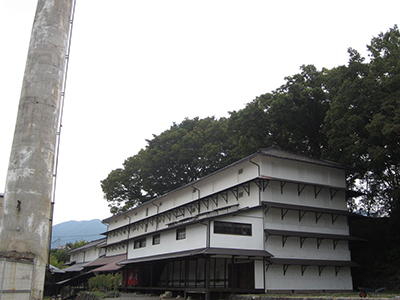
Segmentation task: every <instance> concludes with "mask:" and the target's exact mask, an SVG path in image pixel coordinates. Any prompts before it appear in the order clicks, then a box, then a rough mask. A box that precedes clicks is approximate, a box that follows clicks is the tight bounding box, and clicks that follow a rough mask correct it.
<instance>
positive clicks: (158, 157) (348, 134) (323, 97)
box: [101, 26, 400, 214]
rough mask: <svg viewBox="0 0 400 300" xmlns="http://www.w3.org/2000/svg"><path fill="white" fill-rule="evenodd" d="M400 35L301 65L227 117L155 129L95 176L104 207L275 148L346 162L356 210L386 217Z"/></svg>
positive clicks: (119, 206) (395, 184)
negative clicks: (343, 59)
mask: <svg viewBox="0 0 400 300" xmlns="http://www.w3.org/2000/svg"><path fill="white" fill-rule="evenodd" d="M399 35H400V34H399V30H398V28H397V26H395V27H394V28H392V29H390V30H389V31H388V32H386V33H381V34H379V35H378V36H377V37H376V38H374V39H372V41H371V44H370V45H368V50H369V53H370V58H369V61H366V60H365V59H364V58H363V57H361V55H360V54H359V53H358V52H357V51H356V50H354V49H349V54H350V59H349V62H348V65H346V66H345V65H343V66H339V67H336V68H333V69H331V70H328V69H322V70H317V69H316V68H315V67H314V66H313V65H303V66H301V68H300V73H299V74H295V75H292V76H288V77H286V78H285V80H286V81H285V84H283V85H282V86H281V87H279V88H277V89H276V90H274V91H272V92H270V93H266V94H263V95H261V96H259V97H257V98H256V99H255V100H253V101H252V102H250V103H248V104H247V105H246V107H245V108H244V109H242V110H239V111H233V112H230V116H229V118H227V119H225V118H222V119H219V120H216V119H215V118H205V119H199V118H195V119H193V120H190V119H185V120H184V121H183V122H181V123H180V124H173V125H172V126H171V128H169V129H168V130H166V131H164V132H163V133H161V134H160V135H157V136H156V135H154V136H153V138H152V139H150V140H147V146H146V148H145V149H142V150H141V151H139V152H138V153H137V154H136V155H134V156H132V157H130V158H128V159H127V160H126V161H125V162H124V164H123V167H122V168H119V169H116V170H113V171H112V172H111V173H110V174H109V175H108V177H107V178H106V179H104V180H103V181H102V182H101V185H102V189H103V192H104V194H105V198H106V200H107V201H108V202H109V206H110V207H111V211H112V213H116V212H119V211H124V210H126V209H129V208H131V207H133V206H135V205H138V204H140V203H143V202H145V201H148V200H149V199H152V198H154V197H157V196H160V195H162V194H164V193H167V192H169V191H172V190H174V189H176V188H178V187H180V186H182V185H185V184H187V183H190V182H192V181H194V180H196V179H198V178H200V177H203V176H205V175H207V174H210V173H211V172H213V171H215V170H217V169H219V168H222V167H224V166H226V165H227V164H229V163H231V162H234V161H236V160H239V159H241V158H243V157H245V156H247V155H250V154H252V153H254V152H255V151H257V150H258V149H261V148H265V147H269V146H271V145H274V144H277V145H279V146H281V147H282V148H284V149H287V150H292V151H294V152H297V153H302V154H305V155H311V156H314V157H320V158H326V159H331V160H335V161H338V162H341V163H343V164H346V165H351V166H354V167H355V168H356V169H357V170H358V172H357V173H355V174H354V175H353V176H351V177H349V181H348V182H349V185H353V187H355V188H358V189H360V190H362V191H363V192H366V194H368V197H364V198H363V199H362V201H361V202H360V203H357V205H358V208H361V209H362V210H364V211H365V210H366V211H369V212H375V213H377V212H378V213H380V212H382V214H386V213H393V211H394V210H395V207H396V205H398V204H397V203H399V201H398V199H399V166H400V164H399V159H400V153H399V151H400V150H399V149H400V147H399V146H400V137H399V134H400V125H399V124H400V111H399V109H400V105H399V99H400V95H399V93H400V92H399V91H400V87H399V84H400V78H399V76H400V75H399V74H400V71H399V69H400V66H399V62H400V50H399ZM353 205H354V203H353ZM353 207H354V208H355V207H356V206H353Z"/></svg>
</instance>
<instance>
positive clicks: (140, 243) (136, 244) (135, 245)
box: [133, 238, 146, 249]
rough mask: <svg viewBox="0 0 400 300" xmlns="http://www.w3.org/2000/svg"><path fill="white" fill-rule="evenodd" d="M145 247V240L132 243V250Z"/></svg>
mask: <svg viewBox="0 0 400 300" xmlns="http://www.w3.org/2000/svg"><path fill="white" fill-rule="evenodd" d="M144 247H146V238H141V239H137V240H134V241H133V249H139V248H144Z"/></svg>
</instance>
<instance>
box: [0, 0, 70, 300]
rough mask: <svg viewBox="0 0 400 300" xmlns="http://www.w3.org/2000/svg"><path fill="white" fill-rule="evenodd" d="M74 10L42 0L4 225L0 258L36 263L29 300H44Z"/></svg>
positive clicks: (17, 128) (23, 91)
mask: <svg viewBox="0 0 400 300" xmlns="http://www.w3.org/2000/svg"><path fill="white" fill-rule="evenodd" d="M72 7H73V0H65V1H54V0H38V4H37V9H36V14H35V19H34V23H33V28H32V34H31V40H30V45H29V50H28V58H27V62H26V67H25V74H24V79H23V83H22V89H21V97H20V102H19V108H18V114H17V120H16V126H15V132H14V140H13V144H12V148H11V155H10V161H9V166H8V173H7V180H6V186H5V193H4V203H3V213H2V218H1V220H0V257H11V258H13V259H17V260H18V259H22V258H29V259H33V262H34V266H33V269H34V271H33V275H32V292H31V297H30V299H34V300H39V299H43V288H44V276H45V271H46V265H47V263H48V253H49V241H50V234H51V224H50V222H51V214H52V213H51V198H52V195H53V176H54V174H53V172H54V166H55V155H56V141H57V132H58V125H59V117H60V109H61V103H60V102H61V97H62V89H63V81H64V75H65V66H66V55H67V49H68V41H69V37H70V35H69V34H70V24H71V14H72ZM5 101H9V102H12V101H13V99H8V100H5ZM6 276H7V274H6ZM10 280H13V281H15V279H13V278H10ZM15 284H16V286H18V284H17V282H15Z"/></svg>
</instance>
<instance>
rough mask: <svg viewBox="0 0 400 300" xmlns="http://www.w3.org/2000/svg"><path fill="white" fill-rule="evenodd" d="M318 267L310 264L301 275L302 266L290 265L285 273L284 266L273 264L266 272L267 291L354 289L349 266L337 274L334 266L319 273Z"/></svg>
mask: <svg viewBox="0 0 400 300" xmlns="http://www.w3.org/2000/svg"><path fill="white" fill-rule="evenodd" d="M318 274H319V272H318V267H317V266H310V267H307V269H306V270H305V272H304V275H303V276H302V275H301V267H300V266H289V268H288V269H287V272H286V275H283V266H280V265H271V266H269V268H268V270H267V272H266V280H265V281H266V291H268V290H289V291H291V290H352V289H353V284H352V278H351V273H350V269H349V268H341V269H340V271H339V273H338V276H335V268H334V267H325V268H324V270H323V271H322V273H321V276H319V275H318Z"/></svg>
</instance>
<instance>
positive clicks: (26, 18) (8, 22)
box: [0, 0, 400, 224]
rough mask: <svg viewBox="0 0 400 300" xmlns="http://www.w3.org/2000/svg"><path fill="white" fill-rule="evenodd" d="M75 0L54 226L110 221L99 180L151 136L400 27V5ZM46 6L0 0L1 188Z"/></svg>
mask: <svg viewBox="0 0 400 300" xmlns="http://www.w3.org/2000/svg"><path fill="white" fill-rule="evenodd" d="M56 1H60V0H56ZM76 2H77V3H76V11H75V19H74V25H73V34H72V46H71V53H70V63H69V72H68V81H67V88H66V95H65V108H64V115H63V127H62V134H61V148H60V156H59V168H58V174H57V178H58V180H57V190H56V199H55V202H56V204H55V211H54V224H58V223H61V222H65V221H69V220H78V221H79V220H91V219H101V220H102V219H105V218H107V217H109V216H110V213H109V208H108V205H107V202H106V201H105V200H104V199H103V193H102V191H101V187H100V181H101V180H103V179H105V178H106V177H107V175H108V174H109V173H110V172H111V171H112V170H113V169H116V168H119V167H121V166H122V163H123V162H124V160H125V159H126V158H128V157H129V156H133V155H135V154H136V153H137V152H138V151H139V150H140V149H141V148H144V147H145V146H146V141H145V139H151V138H152V134H160V133H161V132H163V131H164V130H166V129H168V128H169V127H170V126H171V125H172V123H173V122H176V123H180V122H181V121H182V120H183V119H184V118H185V117H188V118H194V117H197V116H198V117H200V118H204V117H207V116H215V117H217V118H220V117H223V116H228V114H227V112H228V111H233V110H240V109H242V108H244V107H245V104H246V103H248V102H250V101H252V100H254V99H255V97H256V96H259V95H261V94H264V93H267V92H270V91H272V90H275V89H276V88H278V87H279V86H280V85H282V84H283V83H284V77H285V76H290V75H294V74H296V73H298V72H299V67H300V66H301V65H302V64H314V65H315V66H316V67H317V68H318V69H321V68H322V67H326V68H332V67H335V66H338V65H344V64H347V62H348V57H349V56H348V54H347V49H348V48H349V47H352V48H355V49H357V50H358V51H359V52H361V53H362V54H363V55H366V54H367V52H366V45H367V44H369V43H370V41H371V38H372V37H374V36H377V35H378V34H379V33H380V32H386V31H387V30H389V28H391V27H393V25H394V24H399V23H400V22H399V18H400V13H399V12H400V1H398V0H396V1H395V0H393V1H385V0H381V1H379V2H376V1H365V0H364V1H349V0H346V1H298V0H296V1H269V0H264V1H252V0H247V1H245V0H243V1H235V0H227V1H225V0H212V1H209V0H201V1H190V0H182V1H176V0H172V1H169V0H159V1H151V0H146V1H144V0H143V1H136V0H114V1H107V0H77V1H76ZM36 3H37V1H36V0H1V1H0V32H1V47H0V83H1V88H0V97H1V100H0V111H1V117H0V122H1V126H0V139H1V146H0V193H2V192H4V186H5V181H6V175H7V168H8V160H9V156H10V150H11V144H12V139H13V133H14V127H15V119H16V114H17V109H18V103H19V97H20V91H21V84H22V79H23V73H24V68H25V62H26V56H27V51H28V46H29V39H30V33H31V29H32V24H33V18H34V14H35V10H36Z"/></svg>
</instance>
